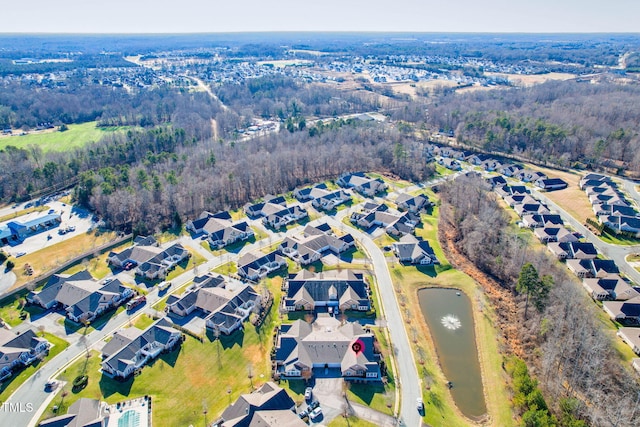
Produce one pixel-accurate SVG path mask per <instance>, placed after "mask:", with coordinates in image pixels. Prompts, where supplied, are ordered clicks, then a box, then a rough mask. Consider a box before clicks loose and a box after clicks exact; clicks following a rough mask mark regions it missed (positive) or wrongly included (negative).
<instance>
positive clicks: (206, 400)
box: [45, 317, 274, 426]
mask: <svg viewBox="0 0 640 427" xmlns="http://www.w3.org/2000/svg"><path fill="white" fill-rule="evenodd" d="M273 321H274V319H273V317H270V318H268V319H267V322H266V323H265V324H264V325H263V327H262V328H261V329H260V330H259V331H256V330H255V328H253V327H252V326H250V325H249V326H248V327H246V328H245V330H244V332H243V331H237V332H236V333H234V334H232V335H231V336H230V337H223V338H222V339H221V340H219V341H218V340H214V341H209V340H205V342H204V343H201V342H200V341H198V340H196V339H194V338H192V337H189V336H187V338H186V340H185V342H184V343H183V344H182V347H181V348H179V349H176V350H174V351H172V352H170V353H167V354H163V355H161V356H160V358H158V359H157V360H156V361H155V362H153V363H152V364H151V365H150V366H147V367H145V368H144V369H143V370H142V373H141V374H140V375H139V376H137V377H135V378H132V379H129V380H128V381H125V382H117V381H114V380H111V379H109V378H107V377H103V376H101V374H100V373H99V372H98V369H99V368H100V355H99V354H98V353H97V352H94V353H93V354H92V355H91V358H90V359H89V360H88V363H87V366H86V372H87V374H88V375H89V384H88V385H87V387H86V388H85V389H83V390H81V391H79V392H73V391H72V390H71V389H69V390H67V391H69V394H68V396H67V397H66V398H65V399H64V408H62V411H66V409H67V408H68V406H69V405H71V404H72V403H73V402H75V401H76V400H78V399H79V398H81V397H89V398H100V397H101V398H102V399H104V400H106V401H107V402H109V403H115V402H118V401H121V400H126V399H129V398H133V397H138V396H144V395H147V394H148V395H152V396H153V399H154V400H153V402H154V408H153V416H154V417H155V418H156V419H157V420H162V421H163V426H185V425H189V424H193V425H196V424H198V425H200V424H201V423H203V421H204V419H203V414H202V410H203V407H207V410H208V412H209V414H210V415H209V420H212V419H214V418H216V417H217V416H219V415H220V413H221V412H222V410H223V409H224V408H225V407H226V406H227V405H228V404H229V403H230V402H233V401H234V400H235V399H237V397H238V396H239V395H240V394H242V393H248V392H250V391H251V388H252V384H253V386H254V387H255V386H258V385H259V384H261V383H263V382H265V381H267V380H268V379H269V378H270V374H269V371H270V361H269V350H270V349H269V347H270V345H271V333H270V331H271V330H272V326H273ZM84 365H85V360H84V359H81V360H79V361H77V362H76V363H75V364H73V365H71V366H70V367H68V368H67V369H66V370H65V371H64V372H63V373H62V374H61V376H60V378H61V379H64V380H66V381H71V380H73V378H75V377H76V376H77V375H79V374H80V373H81V372H82V371H83V368H84ZM249 372H251V374H252V378H249ZM187 390H188V391H189V392H188V393H186V392H184V393H180V392H177V391H187ZM216 390H217V391H218V393H215V394H212V392H213V391H216ZM227 393H228V395H227V397H226V398H225V397H224V394H227ZM60 404H61V394H58V396H57V397H56V398H55V399H54V400H53V402H52V403H51V405H50V406H49V408H47V410H46V412H45V417H47V418H48V417H51V416H53V415H54V414H53V412H52V407H53V405H60Z"/></svg>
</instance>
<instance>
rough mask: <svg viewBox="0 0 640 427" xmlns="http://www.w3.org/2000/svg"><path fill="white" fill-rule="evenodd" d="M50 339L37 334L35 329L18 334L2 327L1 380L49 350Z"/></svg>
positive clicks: (0, 337)
mask: <svg viewBox="0 0 640 427" xmlns="http://www.w3.org/2000/svg"><path fill="white" fill-rule="evenodd" d="M50 346H51V345H50V344H49V341H47V340H46V339H44V338H40V337H39V336H37V335H36V333H35V332H34V331H33V329H27V330H25V331H22V332H18V333H17V334H16V333H15V332H13V331H8V330H6V329H0V381H4V380H5V379H7V378H9V377H10V376H11V375H13V373H14V372H16V371H18V370H21V369H23V368H25V367H27V366H29V365H31V364H32V363H33V362H35V361H36V360H38V359H39V358H41V357H44V356H45V355H46V354H47V352H48V351H49V347H50Z"/></svg>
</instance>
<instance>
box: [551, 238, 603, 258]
mask: <svg viewBox="0 0 640 427" xmlns="http://www.w3.org/2000/svg"><path fill="white" fill-rule="evenodd" d="M547 249H548V250H549V252H551V253H552V254H554V255H555V256H556V258H558V259H594V258H596V257H597V256H598V251H597V250H596V247H595V246H593V243H589V242H577V241H576V242H549V244H548V245H547Z"/></svg>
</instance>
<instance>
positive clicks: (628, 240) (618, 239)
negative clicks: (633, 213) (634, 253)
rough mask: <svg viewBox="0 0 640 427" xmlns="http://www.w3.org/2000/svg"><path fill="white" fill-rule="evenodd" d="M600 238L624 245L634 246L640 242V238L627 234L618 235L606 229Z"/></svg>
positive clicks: (607, 241)
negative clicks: (627, 235)
mask: <svg viewBox="0 0 640 427" xmlns="http://www.w3.org/2000/svg"><path fill="white" fill-rule="evenodd" d="M600 239H601V240H602V241H603V242H605V243H610V244H612V245H622V246H634V245H638V244H640V239H634V238H632V237H625V236H617V235H615V234H609V233H607V232H606V231H603V232H602V234H601V235H600Z"/></svg>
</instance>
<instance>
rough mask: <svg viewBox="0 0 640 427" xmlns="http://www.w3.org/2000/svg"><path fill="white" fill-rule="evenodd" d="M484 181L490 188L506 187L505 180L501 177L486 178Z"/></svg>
mask: <svg viewBox="0 0 640 427" xmlns="http://www.w3.org/2000/svg"><path fill="white" fill-rule="evenodd" d="M486 181H487V184H489V185H490V186H491V188H495V187H504V186H505V185H507V180H506V179H504V176H502V175H496V176H492V177H491V178H487V179H486Z"/></svg>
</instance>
